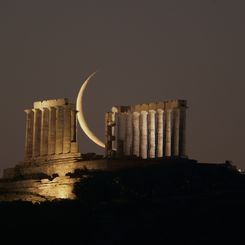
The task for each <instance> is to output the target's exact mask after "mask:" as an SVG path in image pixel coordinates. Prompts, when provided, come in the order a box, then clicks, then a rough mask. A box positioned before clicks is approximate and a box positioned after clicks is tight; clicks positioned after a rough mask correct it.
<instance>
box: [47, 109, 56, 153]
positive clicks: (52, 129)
mask: <svg viewBox="0 0 245 245" xmlns="http://www.w3.org/2000/svg"><path fill="white" fill-rule="evenodd" d="M55 141H56V108H55V107H50V108H49V131H48V155H53V154H55Z"/></svg>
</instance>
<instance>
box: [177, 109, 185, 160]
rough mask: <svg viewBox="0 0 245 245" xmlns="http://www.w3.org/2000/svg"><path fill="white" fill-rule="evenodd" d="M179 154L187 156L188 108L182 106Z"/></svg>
mask: <svg viewBox="0 0 245 245" xmlns="http://www.w3.org/2000/svg"><path fill="white" fill-rule="evenodd" d="M179 142H180V144H179V156H180V157H187V153H186V108H185V107H182V108H180V128H179Z"/></svg>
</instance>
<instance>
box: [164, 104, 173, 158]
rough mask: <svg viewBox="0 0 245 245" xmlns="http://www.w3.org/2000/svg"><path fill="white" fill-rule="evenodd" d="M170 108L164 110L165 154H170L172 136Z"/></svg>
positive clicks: (167, 155)
mask: <svg viewBox="0 0 245 245" xmlns="http://www.w3.org/2000/svg"><path fill="white" fill-rule="evenodd" d="M171 129H172V110H171V109H167V110H166V142H165V156H166V157H170V156H171V137H172V134H171V133H172V132H171V131H172V130H171Z"/></svg>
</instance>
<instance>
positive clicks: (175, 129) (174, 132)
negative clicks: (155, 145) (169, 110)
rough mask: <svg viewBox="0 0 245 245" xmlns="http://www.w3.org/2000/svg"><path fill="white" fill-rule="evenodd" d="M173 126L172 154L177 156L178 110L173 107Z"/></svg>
mask: <svg viewBox="0 0 245 245" xmlns="http://www.w3.org/2000/svg"><path fill="white" fill-rule="evenodd" d="M173 112H174V127H173V134H174V136H173V141H174V142H173V147H174V149H173V154H174V156H175V157H178V156H179V128H180V110H179V108H176V109H174V111H173Z"/></svg>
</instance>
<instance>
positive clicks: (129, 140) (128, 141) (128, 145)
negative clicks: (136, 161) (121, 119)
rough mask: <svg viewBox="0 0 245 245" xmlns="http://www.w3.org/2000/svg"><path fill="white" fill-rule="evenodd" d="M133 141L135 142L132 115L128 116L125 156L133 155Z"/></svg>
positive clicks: (128, 114)
mask: <svg viewBox="0 0 245 245" xmlns="http://www.w3.org/2000/svg"><path fill="white" fill-rule="evenodd" d="M132 141H133V125H132V113H130V112H129V113H127V114H126V136H125V144H124V149H125V150H124V154H125V155H126V156H130V155H131V154H132Z"/></svg>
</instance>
